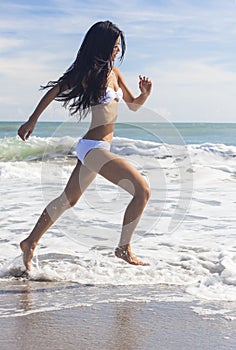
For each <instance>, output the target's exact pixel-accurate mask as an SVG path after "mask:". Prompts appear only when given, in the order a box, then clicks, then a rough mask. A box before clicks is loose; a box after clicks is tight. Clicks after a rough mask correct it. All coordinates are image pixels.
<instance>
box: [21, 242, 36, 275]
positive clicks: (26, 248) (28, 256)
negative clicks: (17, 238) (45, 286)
mask: <svg viewBox="0 0 236 350" xmlns="http://www.w3.org/2000/svg"><path fill="white" fill-rule="evenodd" d="M20 247H21V250H22V252H23V263H24V265H25V267H26V270H27V271H30V267H31V260H32V258H33V254H34V249H35V248H32V247H30V245H29V244H28V243H27V240H24V241H22V242H21V243H20Z"/></svg>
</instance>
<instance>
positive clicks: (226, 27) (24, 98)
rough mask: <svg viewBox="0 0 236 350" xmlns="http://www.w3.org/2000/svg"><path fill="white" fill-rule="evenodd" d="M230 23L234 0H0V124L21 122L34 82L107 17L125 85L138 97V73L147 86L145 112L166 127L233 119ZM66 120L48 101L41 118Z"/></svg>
mask: <svg viewBox="0 0 236 350" xmlns="http://www.w3.org/2000/svg"><path fill="white" fill-rule="evenodd" d="M235 18H236V1H235V0H205V1H203V0H189V1H187V0H129V1H122V0H106V1H104V0H103V1H98V0H86V1H82V0H40V1H37V0H35V1H33V0H31V1H30V0H9V1H7V2H6V1H4V0H0V82H1V83H0V121H6V120H8V121H21V120H22V121H23V120H27V119H28V117H29V116H30V114H31V113H32V111H33V109H34V108H35V105H36V103H37V102H38V101H39V99H40V98H41V97H42V94H43V93H42V91H39V87H40V85H43V84H46V83H47V82H48V81H50V80H57V79H58V77H59V76H61V75H62V73H63V72H64V71H65V70H66V69H67V68H68V67H69V66H70V64H71V63H72V62H73V61H74V59H75V56H76V53H77V51H78V49H79V47H80V44H81V42H82V40H83V38H84V35H85V33H86V32H87V30H88V29H89V28H90V27H91V25H93V24H94V23H95V22H97V21H101V20H111V21H112V22H114V23H115V24H117V25H118V27H119V28H120V29H122V30H123V31H124V33H125V38H126V43H127V51H126V55H125V59H124V61H123V63H122V64H121V65H120V64H119V63H118V66H119V69H120V70H121V72H122V74H123V76H124V78H125V81H126V83H127V85H128V86H129V87H130V89H131V90H132V91H133V93H134V94H135V95H138V93H139V89H138V76H139V74H142V75H145V76H148V77H149V78H150V79H151V80H152V82H153V92H152V95H151V96H150V97H149V99H148V101H147V102H146V105H145V106H146V108H148V109H151V110H152V111H154V112H155V113H158V114H159V115H161V116H162V117H163V118H166V119H167V120H169V121H171V122H236V118H235V117H236V96H235V95H236V20H235ZM67 117H68V113H67V112H66V110H65V109H64V108H62V106H61V104H60V103H58V102H53V103H52V104H51V106H50V107H48V109H47V110H46V111H45V112H44V113H43V115H42V116H41V118H40V120H41V121H61V120H64V119H65V118H67ZM140 118H141V119H142V116H141V117H140ZM140 121H146V117H145V113H143V120H140Z"/></svg>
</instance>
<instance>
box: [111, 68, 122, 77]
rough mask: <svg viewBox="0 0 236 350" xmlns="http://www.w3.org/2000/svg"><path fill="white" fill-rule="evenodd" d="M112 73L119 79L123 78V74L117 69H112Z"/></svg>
mask: <svg viewBox="0 0 236 350" xmlns="http://www.w3.org/2000/svg"><path fill="white" fill-rule="evenodd" d="M112 71H113V72H114V73H115V75H116V77H117V78H119V77H120V76H121V72H120V70H119V69H118V68H117V67H115V66H114V67H112Z"/></svg>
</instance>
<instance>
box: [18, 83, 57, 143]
mask: <svg viewBox="0 0 236 350" xmlns="http://www.w3.org/2000/svg"><path fill="white" fill-rule="evenodd" d="M59 92H60V86H59V84H57V85H55V86H54V87H53V88H52V89H50V90H49V91H47V93H46V94H45V95H44V96H43V97H42V99H41V100H40V101H39V103H38V105H37V106H36V108H35V110H34V112H33V113H32V114H31V116H30V117H29V120H28V121H27V122H26V123H24V124H23V125H21V127H20V128H19V130H18V135H19V136H20V138H21V139H22V140H23V141H26V140H27V139H28V138H29V136H30V135H31V134H32V132H33V130H34V128H35V125H36V123H37V120H38V118H39V117H40V115H41V114H42V112H43V111H44V110H45V109H46V108H47V106H48V105H49V104H50V103H51V102H52V101H53V100H54V98H55V97H57V95H58V94H59Z"/></svg>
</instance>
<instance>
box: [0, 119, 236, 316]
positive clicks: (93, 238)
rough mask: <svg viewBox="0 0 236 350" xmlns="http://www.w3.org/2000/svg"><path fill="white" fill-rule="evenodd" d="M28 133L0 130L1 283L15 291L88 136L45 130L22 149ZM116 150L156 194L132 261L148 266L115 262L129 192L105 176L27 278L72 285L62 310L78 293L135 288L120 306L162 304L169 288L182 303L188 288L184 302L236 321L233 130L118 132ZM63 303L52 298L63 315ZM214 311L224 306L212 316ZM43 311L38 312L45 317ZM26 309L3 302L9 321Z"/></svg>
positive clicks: (138, 127) (180, 127)
mask: <svg viewBox="0 0 236 350" xmlns="http://www.w3.org/2000/svg"><path fill="white" fill-rule="evenodd" d="M20 124H21V123H20V122H1V123H0V179H1V202H0V206H1V211H0V219H1V220H0V221H1V235H0V252H1V254H0V282H1V284H2V283H4V282H5V281H6V282H8V284H7V285H8V287H7V288H9V285H11V286H13V287H11V288H12V290H14V280H15V279H16V278H17V276H19V275H20V274H21V271H23V266H22V259H21V256H20V254H21V252H20V249H19V242H20V241H21V240H22V239H24V238H25V237H26V236H27V235H28V234H29V233H30V231H31V229H32V227H33V225H34V224H35V222H36V221H37V219H38V217H39V215H40V214H41V212H42V210H43V209H44V207H45V206H46V205H47V203H48V202H49V201H50V200H52V199H54V198H55V197H56V196H58V195H59V194H60V193H61V191H62V190H63V188H64V186H65V184H66V182H67V180H68V179H69V177H70V174H71V172H72V170H73V168H74V166H75V164H76V155H75V145H76V142H77V140H78V138H79V137H81V136H82V135H83V134H84V133H85V131H86V129H87V127H88V123H84V122H82V123H78V122H75V121H72V122H69V121H68V122H64V123H50V122H39V123H38V124H37V127H36V129H35V131H34V134H33V136H31V137H30V138H29V140H28V141H27V142H23V141H22V140H20V138H19V137H18V136H17V129H18V127H19V126H20ZM112 152H114V153H116V154H118V155H120V156H122V157H124V158H126V159H127V160H128V161H129V162H130V163H131V164H133V166H135V167H136V168H137V169H138V170H139V171H140V172H141V174H142V175H143V176H144V177H145V178H146V180H147V182H148V183H149V185H150V187H151V198H150V200H149V203H148V204H147V207H146V209H145V212H144V214H143V217H142V219H141V221H140V223H139V225H138V227H137V230H136V232H135V234H134V236H133V238H132V248H133V250H134V252H135V253H136V255H137V256H138V257H139V258H140V259H142V260H144V261H147V262H149V264H150V265H149V266H146V267H140V266H138V267H136V266H131V265H128V264H126V263H124V262H123V261H121V260H119V259H117V258H115V257H114V248H115V247H116V245H117V243H118V241H119V235H120V230H121V223H122V218H123V215H124V210H125V207H126V206H127V204H128V203H129V201H130V195H128V194H127V193H126V192H124V191H123V190H121V189H119V188H117V187H116V186H114V185H112V184H111V183H109V182H108V181H106V180H104V179H103V178H102V177H100V176H99V175H98V176H97V178H96V180H95V181H94V182H93V183H92V184H91V186H90V187H89V188H88V189H87V190H86V192H85V193H84V195H83V196H82V198H81V199H80V201H79V202H78V203H77V204H76V206H75V207H73V208H71V209H70V210H68V211H67V212H66V213H65V214H64V215H63V216H62V217H61V218H60V219H59V220H58V221H57V222H56V223H55V224H54V225H53V226H52V227H51V228H50V229H49V230H48V232H47V233H46V234H45V235H44V236H43V238H42V239H41V241H40V243H39V245H38V248H37V250H36V254H35V258H34V260H33V266H32V271H31V273H30V275H29V277H28V278H29V279H30V280H31V281H42V283H47V282H48V281H49V282H50V281H51V282H54V283H57V284H58V283H62V285H63V283H65V284H66V286H67V287H66V288H68V291H69V294H68V293H67V299H65V300H64V307H65V305H67V306H68V305H70V307H71V304H73V302H74V301H73V298H71V300H69V299H68V298H69V297H68V295H70V291H72V290H73V288H72V287H68V286H70V285H71V286H72V284H73V286H74V285H78V286H95V287H96V288H103V287H108V286H109V288H111V287H112V286H113V287H116V288H121V287H123V286H126V289H125V290H126V293H125V294H124V292H123V293H120V294H119V293H118V294H117V295H116V296H113V299H114V300H116V299H117V300H118V301H121V300H125V299H128V300H133V299H132V298H134V300H135V301H137V300H141V301H148V300H160V298H161V300H163V299H164V298H165V296H164V295H161V294H160V287H161V286H166V287H170V288H171V291H173V288H175V287H176V294H175V298H176V300H177V299H178V298H179V296H178V293H177V290H179V289H181V290H182V291H183V294H181V300H183V299H186V300H189V299H191V298H193V299H195V300H196V299H197V300H199V302H200V304H199V307H197V308H196V310H195V311H196V312H198V313H202V314H204V313H206V314H207V313H208V314H211V315H212V314H214V313H222V314H224V315H225V316H226V317H228V318H229V319H234V318H235V316H236V311H235V310H236V307H235V305H236V241H235V238H236V218H235V212H236V124H223V123H219V124H212V123H176V124H172V123H169V122H168V123H167V122H165V123H159V122H157V123H155V122H147V123H138V122H136V123H118V124H117V125H116V129H115V135H114V140H113V143H112ZM24 281H25V280H24V278H23V279H22V284H24V283H25V282H24ZM50 288H54V287H53V286H51V287H50ZM70 288H71V289H70ZM133 288H136V289H137V288H139V295H138V293H137V294H135V296H134V289H133ZM136 289H135V290H136ZM155 291H157V292H156V293H155ZM89 293H90V292H89ZM107 293H108V292H107V289H100V291H99V295H100V297H99V298H97V299H96V298H95V297H94V295H93V297H91V298H90V299H89V300H88V291H87V292H86V291H85V292H84V294H85V296H84V304H86V303H95V302H96V300H100V301H101V300H102V298H104V301H105V300H106V301H107V302H109V300H110V299H111V297H110V296H109V297H108V296H107ZM171 293H172V292H171ZM59 294H60V293H59ZM59 294H57V295H59ZM137 295H138V296H137ZM109 298H110V299H109ZM59 299H60V303H62V304H63V302H62V298H59ZM59 299H58V300H57V299H54V304H55V305H56V306H55V308H57V307H59V306H58V305H59ZM206 301H207V302H208V308H206V307H205V308H204V302H206ZM77 303H78V302H77ZM209 303H217V305H218V306H217V307H216V306H215V305H216V304H214V306H213V307H212V308H209ZM54 304H53V305H54ZM75 304H76V303H75ZM43 305H44V306H42V305H41V306H40V310H41V309H42V310H43V309H45V310H46V309H47V306H45V305H46V303H45V304H43ZM212 305H213V304H212ZM61 307H63V305H62V306H61ZM59 308H60V307H59ZM49 309H50V307H49ZM17 312H19V314H21V312H20V311H19V310H12V309H11V308H10V307H9V310H6V306H4V305H0V317H1V316H2V317H7V316H11V315H13V314H15V313H17Z"/></svg>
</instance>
